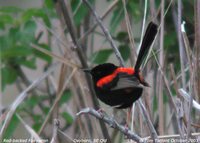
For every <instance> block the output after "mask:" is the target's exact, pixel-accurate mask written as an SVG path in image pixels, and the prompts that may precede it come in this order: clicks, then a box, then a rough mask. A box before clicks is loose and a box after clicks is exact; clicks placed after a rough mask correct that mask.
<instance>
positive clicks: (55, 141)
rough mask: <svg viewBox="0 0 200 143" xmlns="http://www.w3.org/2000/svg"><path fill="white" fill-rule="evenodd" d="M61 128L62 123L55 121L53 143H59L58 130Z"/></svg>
mask: <svg viewBox="0 0 200 143" xmlns="http://www.w3.org/2000/svg"><path fill="white" fill-rule="evenodd" d="M59 126H60V121H59V120H58V119H54V126H53V137H52V139H51V143H57V142H58V129H59Z"/></svg>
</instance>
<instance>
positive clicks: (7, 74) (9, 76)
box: [1, 67, 17, 90]
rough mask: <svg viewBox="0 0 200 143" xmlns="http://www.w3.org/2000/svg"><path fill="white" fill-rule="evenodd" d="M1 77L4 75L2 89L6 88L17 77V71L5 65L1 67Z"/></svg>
mask: <svg viewBox="0 0 200 143" xmlns="http://www.w3.org/2000/svg"><path fill="white" fill-rule="evenodd" d="M1 77H2V81H1V82H2V90H4V88H5V86H6V85H7V84H12V83H14V82H15V81H16V79H17V72H16V71H15V70H14V69H13V68H10V67H4V68H2V69H1Z"/></svg>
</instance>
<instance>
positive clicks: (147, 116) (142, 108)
mask: <svg viewBox="0 0 200 143" xmlns="http://www.w3.org/2000/svg"><path fill="white" fill-rule="evenodd" d="M138 102H139V105H140V110H141V112H142V114H143V116H144V118H145V119H146V122H147V125H148V127H149V130H150V132H151V137H152V139H153V141H154V142H155V141H156V139H157V138H158V135H157V133H156V130H155V128H154V126H153V124H152V122H151V120H150V117H149V115H148V114H147V110H146V108H145V107H144V105H143V103H142V100H141V99H139V101H138Z"/></svg>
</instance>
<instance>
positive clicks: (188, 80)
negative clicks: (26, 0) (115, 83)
mask: <svg viewBox="0 0 200 143" xmlns="http://www.w3.org/2000/svg"><path fill="white" fill-rule="evenodd" d="M87 3H89V4H90V5H91V6H92V9H90V8H89V6H88V4H87ZM104 5H106V7H105V6H104ZM94 11H96V13H97V16H96V17H95V16H94V15H93V12H94ZM98 21H99V22H98ZM150 21H154V22H156V23H157V24H158V25H159V33H158V35H157V37H156V39H155V41H154V44H153V46H152V49H151V52H150V54H149V55H148V56H147V58H146V61H145V62H144V63H143V68H142V73H143V75H144V77H145V78H146V79H147V81H148V83H149V84H150V85H151V87H150V88H145V92H144V93H143V96H142V98H141V101H140V102H137V103H135V104H134V105H133V110H132V118H131V121H128V126H129V128H130V129H131V131H132V133H133V134H134V135H137V136H138V137H140V138H142V139H150V138H151V139H153V138H154V139H156V138H157V139H166V140H168V139H196V137H197V136H199V135H200V133H199V132H198V131H199V127H200V120H199V119H200V118H199V116H198V115H199V114H198V113H199V108H198V106H195V107H193V104H192V101H193V100H194V101H196V102H197V103H200V98H199V96H198V95H199V94H200V75H199V74H200V70H199V69H200V63H199V55H200V50H199V47H200V29H199V27H200V1H198V0H194V1H186V0H182V1H181V0H178V1H172V0H170V1H164V0H163V1H159V0H150V1H148V0H142V1H140V0H134V1H133V0H104V1H97V0H88V1H86V0H83V1H81V0H69V1H65V2H64V0H54V1H53V0H52V1H51V0H44V1H43V4H42V6H41V7H40V8H29V9H22V8H19V7H10V6H9V7H0V61H1V92H2V94H1V98H0V99H1V102H0V109H1V114H0V127H1V128H0V129H1V133H0V137H1V141H3V142H6V140H7V139H24V138H25V139H32V137H33V139H34V140H42V139H43V142H50V141H52V142H73V141H74V142H79V141H82V142H84V139H91V140H92V141H93V142H95V140H94V139H96V142H97V141H99V142H100V139H102V141H106V142H116V143H117V142H118V143H121V142H125V141H127V138H129V136H127V135H128V133H126V132H123V131H122V130H121V129H120V128H116V126H114V125H113V124H111V125H112V127H113V128H115V129H113V128H111V127H110V126H109V125H108V124H107V123H110V122H106V121H105V120H104V119H103V120H102V119H101V118H98V117H97V116H99V114H98V113H96V112H95V114H92V116H91V115H82V116H77V113H78V112H80V111H85V110H83V109H84V108H86V107H92V108H94V109H96V110H97V109H100V108H103V110H104V111H103V113H102V114H101V115H102V118H104V117H105V118H108V119H109V121H111V122H112V121H116V122H117V123H118V124H119V125H120V127H122V129H125V128H123V126H124V125H125V124H124V121H125V120H126V112H127V111H126V110H116V109H111V107H108V106H105V104H103V103H101V102H100V103H99V101H98V100H97V98H96V96H95V95H94V92H93V89H92V88H93V86H92V83H91V78H90V76H89V75H87V74H85V73H84V72H83V70H82V69H83V68H89V67H93V66H95V65H96V64H101V63H105V62H112V63H115V64H116V65H117V64H119V61H118V58H117V56H116V53H115V51H114V49H113V46H111V45H110V42H111V41H112V42H114V44H115V45H116V46H117V47H118V48H117V49H118V50H119V52H120V53H121V56H122V58H123V61H124V62H125V65H126V66H134V63H135V59H136V57H137V54H136V53H137V51H138V49H139V45H140V40H141V39H142V36H143V35H142V33H144V31H145V29H146V26H147V24H148V23H149V22H150ZM184 21H185V24H183V23H184ZM101 22H102V23H103V27H101V26H102V25H101ZM102 28H103V29H102ZM183 29H185V31H184V30H183ZM103 30H107V31H108V33H109V34H110V35H111V39H109V37H108V36H105V35H104V32H103ZM36 72H37V73H38V75H37V77H36V78H34V79H33V77H32V74H33V73H36ZM15 87H16V88H17V91H16V92H14V90H13V89H14V88H15ZM8 91H13V93H12V94H13V95H14V96H15V99H14V100H13V101H12V102H10V103H8V104H5V103H4V98H5V97H6V96H8V95H7V94H6V93H8ZM9 93H10V92H9ZM141 104H142V105H144V106H141ZM91 111H93V110H91ZM87 113H88V112H85V114H87ZM93 116H95V117H97V118H98V119H95V117H93ZM151 124H152V125H153V128H151ZM21 125H22V127H21ZM19 127H20V130H19ZM19 131H20V132H22V134H24V135H23V136H22V135H21V136H18V135H17V133H18V132H19ZM154 131H155V132H154ZM27 132H28V133H29V134H27ZM25 133H26V134H25ZM52 136H53V137H52ZM5 139H6V140H5ZM104 139H105V140H104ZM132 139H133V140H135V138H132ZM154 141H156V140H154Z"/></svg>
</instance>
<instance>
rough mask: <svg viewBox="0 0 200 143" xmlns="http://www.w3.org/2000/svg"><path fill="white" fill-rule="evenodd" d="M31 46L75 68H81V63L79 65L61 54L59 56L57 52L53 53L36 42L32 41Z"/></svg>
mask: <svg viewBox="0 0 200 143" xmlns="http://www.w3.org/2000/svg"><path fill="white" fill-rule="evenodd" d="M30 46H31V47H32V48H34V49H36V50H38V51H40V52H42V53H44V54H46V55H48V56H50V57H53V58H55V59H56V60H58V61H59V62H62V63H63V64H65V65H68V66H70V67H73V68H75V67H79V68H80V66H79V65H77V64H75V63H72V62H70V61H69V60H68V59H66V58H63V57H61V56H58V55H56V54H54V53H52V52H50V51H48V50H46V49H43V48H40V47H39V46H38V45H35V44H33V43H31V44H30Z"/></svg>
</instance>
